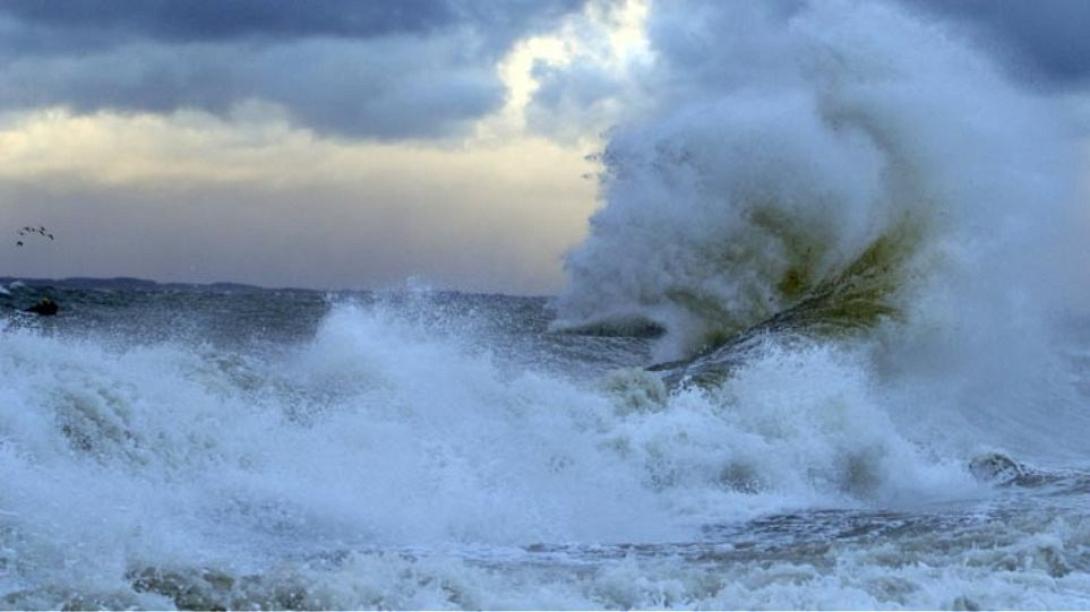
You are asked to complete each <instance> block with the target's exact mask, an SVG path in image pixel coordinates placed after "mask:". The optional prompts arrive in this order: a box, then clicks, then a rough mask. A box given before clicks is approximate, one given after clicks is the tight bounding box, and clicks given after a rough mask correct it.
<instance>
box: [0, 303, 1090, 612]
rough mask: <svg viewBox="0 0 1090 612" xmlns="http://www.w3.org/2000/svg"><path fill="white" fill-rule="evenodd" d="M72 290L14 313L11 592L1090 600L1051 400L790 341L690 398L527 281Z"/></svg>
mask: <svg viewBox="0 0 1090 612" xmlns="http://www.w3.org/2000/svg"><path fill="white" fill-rule="evenodd" d="M38 293H39V290H38V289H34V288H29V287H18V286H17V287H16V288H14V289H13V295H12V296H7V299H8V301H9V302H11V303H13V304H22V303H24V302H31V301H32V296H35V295H38ZM52 295H54V296H55V297H56V298H57V299H58V301H59V302H60V303H61V304H62V306H63V308H64V310H63V311H62V313H61V314H60V315H59V316H57V317H55V318H53V319H48V318H35V317H31V316H23V315H20V314H15V313H14V312H11V313H10V314H9V315H7V316H6V317H5V319H4V328H3V331H2V332H0V408H2V409H0V477H2V482H3V488H2V489H0V607H3V608H57V607H110V608H119V607H130V606H137V607H152V608H163V607H174V606H177V607H186V608H194V607H195V608H209V607H212V608H215V607H231V608H253V607H276V608H284V607H288V608H315V607H318V608H371V607H383V608H421V607H423V608H480V607H484V608H495V607H502V608H525V607H533V608H600V607H605V608H629V607H638V608H657V607H685V608H692V607H711V608H724V607H725V608H734V607H748V608H753V607H756V608H765V607H772V608H784V607H787V608H793V607H838V608H843V607H848V608H856V607H860V608H871V607H880V608H895V607H914V608H920V607H924V608H960V609H972V608H974V607H999V608H1007V607H1015V608H1024V607H1030V608H1086V607H1087V606H1090V573H1088V572H1090V461H1088V460H1087V458H1086V457H1087V454H1086V450H1087V447H1086V441H1085V440H1086V438H1085V435H1086V433H1087V431H1088V430H1087V429H1086V419H1085V417H1084V416H1083V415H1085V411H1083V410H1081V408H1080V409H1077V410H1075V411H1073V412H1070V413H1069V412H1065V411H1064V409H1063V406H1062V405H1059V404H1058V403H1057V402H1059V401H1060V400H1058V399H1056V398H1054V397H1053V396H1052V394H1051V393H1050V391H1049V390H1048V389H1041V391H1040V394H1039V395H1040V398H1039V401H1036V402H1031V403H1029V404H1027V405H1025V406H1024V407H1022V410H1024V411H1025V412H1026V414H1008V415H991V417H989V418H988V419H987V420H985V421H981V420H980V419H976V418H973V415H972V414H964V415H958V417H957V419H954V418H953V415H946V418H943V419H939V418H938V417H936V418H935V419H933V420H929V418H928V417H927V415H928V411H926V410H920V411H918V412H915V413H910V414H898V413H896V412H895V411H894V410H893V409H892V408H891V407H893V406H898V404H897V403H896V402H895V401H894V400H893V399H891V398H890V397H888V396H887V395H886V394H889V393H891V391H889V390H888V389H887V390H885V391H883V390H882V389H881V388H879V386H878V383H876V382H875V381H874V380H867V379H866V377H865V376H864V374H863V373H862V372H863V371H864V370H862V369H861V368H860V365H859V361H858V360H859V359H861V358H862V357H861V355H859V354H858V353H856V352H854V351H853V350H850V349H844V348H832V347H830V346H829V343H826V342H808V341H806V340H805V339H800V338H796V339H794V340H791V341H786V340H783V338H784V337H785V336H786V335H787V334H777V333H775V332H769V333H767V334H764V336H763V337H762V338H761V339H759V340H754V341H751V342H749V343H748V344H747V348H746V349H745V351H746V352H747V355H748V356H747V357H746V358H745V359H739V360H737V364H736V365H734V366H731V369H730V374H729V375H728V376H726V377H725V378H724V380H723V381H721V382H718V383H715V384H711V385H696V384H690V385H679V386H675V387H669V386H667V385H665V384H664V383H663V382H661V380H662V376H663V374H662V373H652V372H648V371H646V370H645V369H644V368H643V366H646V365H648V364H649V363H650V352H651V350H652V344H653V342H655V340H654V339H652V338H648V337H642V336H624V335H614V336H601V335H598V336H595V335H577V334H571V333H557V332H554V331H550V330H549V323H550V321H551V320H552V316H553V315H552V311H551V310H550V309H548V308H547V302H546V301H545V300H543V299H536V298H515V297H505V296H487V295H462V294H455V293H436V292H403V293H389V294H339V295H327V294H322V293H316V292H307V291H272V290H246V289H232V290H216V289H211V288H190V289H164V288H145V289H139V290H133V289H117V288H108V289H78V290H75V289H54V290H52ZM1071 330H1074V332H1077V331H1078V330H1077V326H1073V325H1072V326H1070V327H1069V328H1068V331H1071ZM1067 338H1068V341H1069V345H1066V344H1065V345H1057V349H1056V350H1057V354H1058V355H1060V356H1062V357H1063V358H1064V360H1065V363H1067V364H1069V365H1070V369H1069V370H1068V371H1067V374H1068V375H1069V376H1070V377H1072V381H1073V382H1075V383H1076V384H1081V385H1087V384H1088V383H1090V370H1088V369H1087V367H1086V366H1087V363H1086V355H1087V353H1086V352H1085V348H1080V347H1087V346H1090V337H1088V336H1087V335H1086V334H1083V335H1082V337H1081V338H1080V337H1079V335H1078V333H1069V334H1067ZM1065 382H1067V381H1063V380H1060V381H1057V382H1056V384H1063V383H1065ZM921 399H922V398H921ZM1077 399H1078V402H1080V403H1081V402H1083V401H1084V400H1083V397H1082V396H1081V395H1080V396H1079V397H1078V398H1077ZM1080 405H1081V404H1080ZM898 407H899V409H901V410H910V409H911V407H910V406H905V405H899V406H898ZM955 421H959V422H955ZM960 421H963V422H960ZM1049 436H1052V437H1051V438H1049ZM989 453H1004V454H1005V455H1006V456H1007V457H1009V458H1010V459H1011V460H1013V461H1016V462H1017V465H1013V464H1008V463H1005V462H1002V461H1001V459H997V458H996V456H995V455H989ZM989 458H990V459H991V461H992V462H993V463H991V464H989V463H988V459H989ZM974 459H976V460H977V461H976V462H974ZM997 461H999V462H1000V463H998V464H996V463H995V462H997Z"/></svg>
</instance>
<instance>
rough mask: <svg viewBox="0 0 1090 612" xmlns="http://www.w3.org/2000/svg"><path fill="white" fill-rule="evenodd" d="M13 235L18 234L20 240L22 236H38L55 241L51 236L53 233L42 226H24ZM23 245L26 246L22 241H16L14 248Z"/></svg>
mask: <svg viewBox="0 0 1090 612" xmlns="http://www.w3.org/2000/svg"><path fill="white" fill-rule="evenodd" d="M15 233H16V234H18V235H19V237H20V238H21V237H23V236H29V235H32V234H38V235H39V236H41V237H42V238H49V239H50V240H55V239H56V238H54V236H53V232H50V231H49V230H48V229H46V227H45V226H44V225H39V226H38V227H31V226H29V225H27V226H24V227H23V228H22V229H20V230H18V231H16V232H15ZM25 244H26V242H24V241H23V240H17V241H16V242H15V246H18V247H21V246H24V245H25Z"/></svg>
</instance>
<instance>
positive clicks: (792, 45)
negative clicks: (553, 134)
mask: <svg viewBox="0 0 1090 612" xmlns="http://www.w3.org/2000/svg"><path fill="white" fill-rule="evenodd" d="M656 11H657V14H656V15H655V17H654V18H653V19H652V22H651V36H652V43H653V46H654V47H655V48H657V49H659V50H660V51H661V53H660V56H659V58H658V62H659V63H658V65H657V66H656V68H655V70H653V71H652V72H653V77H652V78H651V83H652V85H651V86H649V87H648V89H649V91H650V92H651V95H652V96H654V98H655V100H656V102H655V104H654V105H653V110H651V111H648V112H646V113H644V114H643V115H641V116H639V117H635V118H632V119H630V120H629V121H627V122H626V123H623V124H622V125H620V126H619V127H617V128H616V129H615V130H614V131H613V132H612V133H611V139H610V142H609V145H608V147H607V149H606V151H605V152H604V154H603V155H602V160H603V164H604V174H603V190H604V207H603V208H602V209H601V210H600V211H599V212H598V213H597V214H596V215H595V216H594V218H593V220H592V223H591V232H590V236H589V238H588V239H587V241H586V242H585V243H584V244H583V245H582V246H581V247H579V248H578V249H577V250H575V251H574V252H573V253H572V254H571V255H570V256H569V258H568V260H567V264H568V270H569V274H570V278H571V282H570V286H569V288H568V290H567V291H566V292H565V293H564V294H563V295H562V296H561V297H560V298H559V299H558V300H557V302H556V306H557V309H558V312H559V322H558V327H560V328H575V329H580V328H582V329H587V328H595V329H599V330H602V329H606V330H608V329H609V328H610V327H614V326H619V327H622V328H623V327H625V326H631V325H632V324H633V322H634V321H636V322H640V323H641V324H642V325H648V324H652V325H655V326H658V327H661V328H665V329H666V330H667V331H668V336H667V339H666V340H665V341H664V342H663V343H662V345H661V347H660V354H659V357H661V358H662V359H671V358H679V357H683V356H686V355H690V354H692V353H693V352H694V351H698V350H700V349H702V348H706V347H707V346H709V345H715V344H717V343H719V342H721V341H722V340H723V339H724V338H726V337H729V336H731V335H733V334H735V333H737V332H739V331H741V330H744V329H746V328H748V327H750V326H752V325H755V324H757V323H759V322H761V321H764V320H766V319H768V318H770V317H772V316H774V315H776V314H777V313H781V312H784V311H785V310H787V309H789V308H791V307H793V306H797V305H799V304H800V303H803V302H807V301H811V302H814V301H821V302H822V306H823V308H824V312H823V313H822V315H821V316H820V317H814V319H815V322H817V323H826V324H829V325H832V326H834V327H838V328H841V327H848V328H858V327H868V328H870V327H874V326H875V325H876V324H878V323H880V322H882V321H885V320H889V319H895V320H898V321H902V322H904V321H907V322H909V323H918V324H923V325H930V324H936V323H937V324H940V325H943V326H946V327H947V328H955V327H964V326H968V327H970V328H974V329H981V328H991V329H993V330H1000V329H1002V328H1009V327H1010V326H1011V325H1018V324H1020V323H1021V320H1020V317H1021V316H1022V315H1028V316H1029V317H1031V318H1032V317H1034V316H1036V315H1037V314H1038V313H1036V312H1035V313H1026V312H1025V311H1026V310H1027V309H1029V310H1033V309H1036V308H1037V307H1039V306H1044V307H1045V308H1048V307H1051V306H1052V305H1053V304H1052V303H1051V300H1053V299H1054V298H1055V296H1056V287H1055V282H1056V281H1057V280H1058V275H1057V274H1056V273H1055V272H1054V271H1052V270H1050V269H1049V266H1050V265H1051V264H1053V263H1054V262H1055V261H1058V259H1056V258H1057V257H1058V256H1059V255H1060V254H1061V250H1060V247H1059V246H1058V245H1060V244H1062V243H1063V239H1064V238H1065V236H1063V228H1065V227H1066V226H1067V225H1068V224H1070V223H1072V222H1075V221H1077V219H1076V218H1075V217H1074V206H1073V204H1074V202H1075V196H1076V194H1075V191H1074V187H1075V185H1076V182H1075V180H1074V179H1075V174H1074V166H1073V160H1074V159H1075V158H1074V156H1073V155H1072V148H1071V147H1072V144H1071V142H1070V141H1069V140H1067V139H1066V138H1065V136H1064V129H1063V128H1064V126H1063V125H1061V124H1060V123H1058V122H1057V119H1056V112H1055V110H1054V109H1052V108H1051V107H1050V106H1049V104H1048V103H1047V102H1046V101H1044V100H1041V99H1038V98H1036V97H1034V96H1032V95H1029V94H1026V93H1023V92H1021V91H1019V90H1018V89H1016V88H1015V87H1013V86H1011V85H1009V84H1008V83H1007V82H1005V80H1004V78H1003V77H1002V75H1001V74H999V73H998V71H997V69H996V68H995V67H994V66H993V65H991V64H990V63H989V61H987V60H986V59H984V58H983V57H981V56H980V55H979V54H977V53H975V52H974V51H972V50H971V49H969V48H967V47H966V46H965V45H963V44H962V43H960V42H959V41H957V40H955V39H953V38H952V37H951V36H950V35H949V33H948V32H947V31H945V30H943V29H942V28H940V27H939V26H938V25H937V24H931V23H928V22H926V21H924V20H922V19H920V18H918V17H913V16H911V15H909V14H906V13H905V12H904V11H902V10H900V9H898V8H897V7H895V6H891V5H887V4H883V3H856V2H823V3H811V4H805V5H802V7H801V8H793V9H790V10H787V9H783V8H778V7H777V6H776V5H769V4H756V3H752V4H746V5H744V6H740V5H739V3H727V4H716V3H712V4H711V5H710V6H709V5H708V4H706V3H697V4H695V5H694V4H693V3H663V4H662V5H656ZM694 15H695V16H697V17H698V18H694ZM815 298H818V299H817V300H815ZM943 309H945V310H946V312H942V310H943ZM936 319H943V320H942V321H936ZM997 333H1002V332H997Z"/></svg>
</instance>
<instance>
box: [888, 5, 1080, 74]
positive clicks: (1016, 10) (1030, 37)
mask: <svg viewBox="0 0 1090 612" xmlns="http://www.w3.org/2000/svg"><path fill="white" fill-rule="evenodd" d="M902 1H903V2H905V4H907V5H909V6H914V7H917V8H919V9H923V10H925V11H927V12H929V13H931V14H933V15H938V16H941V17H943V18H952V19H954V20H956V21H959V22H960V23H961V24H963V25H965V26H967V27H968V28H970V29H971V30H972V31H973V32H974V33H975V34H977V35H978V36H979V38H980V41H981V43H982V44H983V45H984V46H985V47H990V48H992V50H993V51H995V52H996V53H998V54H999V55H1000V56H1001V57H1002V58H1003V59H1005V60H1007V61H1008V65H1009V67H1010V68H1011V69H1012V70H1013V71H1015V72H1016V73H1018V75H1019V76H1021V77H1022V78H1025V79H1027V80H1032V81H1037V82H1041V83H1044V84H1048V85H1054V86H1060V87H1065V86H1083V85H1086V84H1087V83H1088V82H1090V1H1087V0H1039V1H1031V0H902Z"/></svg>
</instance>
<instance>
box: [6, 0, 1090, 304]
mask: <svg viewBox="0 0 1090 612" xmlns="http://www.w3.org/2000/svg"><path fill="white" fill-rule="evenodd" d="M660 1H664V2H665V1H666V0H660ZM718 1H721V0H708V2H718ZM901 1H902V2H904V3H906V4H907V5H908V6H910V7H911V9H912V10H914V11H919V12H921V13H922V14H925V15H927V18H928V19H933V20H936V21H938V22H940V23H944V24H947V25H948V27H950V28H951V31H953V32H955V33H956V35H958V36H964V37H966V38H968V39H971V40H972V41H973V44H975V45H978V46H980V47H982V48H984V49H986V50H987V52H988V53H989V54H992V55H993V56H994V57H995V58H996V60H997V61H998V62H1000V63H1001V64H1002V65H1003V66H1004V68H1005V69H1006V70H1007V71H1008V72H1009V74H1010V76H1011V78H1012V79H1015V80H1017V81H1019V82H1021V83H1023V84H1024V85H1025V87H1027V88H1033V89H1035V90H1039V91H1040V92H1041V95H1050V96H1057V97H1059V98H1063V99H1064V100H1067V101H1069V106H1070V107H1071V109H1072V115H1073V117H1076V118H1077V117H1078V116H1079V113H1080V112H1081V113H1083V114H1082V117H1083V118H1084V119H1087V120H1088V121H1087V124H1090V104H1087V103H1086V100H1087V96H1086V91H1087V90H1088V89H1090V36H1087V35H1086V32H1088V31H1090V2H1086V1H1084V0H1042V1H1040V2H1025V1H1022V0H964V1H960V2H959V1H956V0H901ZM799 4H801V2H799V1H798V0H785V1H784V2H782V3H781V6H782V10H784V11H791V10H796V7H797V5H799ZM655 17H656V12H655V3H654V2H653V1H652V2H650V3H646V2H642V1H635V0H631V1H628V2H624V1H621V0H617V1H608V0H601V1H600V0H505V1H503V2H499V1H494V0H388V1H380V0H373V1H367V2H359V1H356V0H321V1H319V0H314V1H311V2H268V1H266V0H217V1H213V0H207V1H191V2H182V1H168V0H51V1H49V2H42V1H40V0H5V1H4V2H0V231H8V232H9V234H10V236H9V239H5V240H4V241H3V242H0V275H19V276H49V277H64V276H76V275H80V276H121V275H125V276H139V277H145V278H154V279H158V280H167V281H194V282H210V281H220V280H223V281H237V282H248V283H255V284H262V285H271V286H306V287H352V288H366V287H391V286H398V285H399V284H401V283H403V282H405V279H407V278H414V279H416V280H417V281H422V282H426V283H430V284H433V285H435V286H438V287H451V288H459V289H467V290H479V291H504V292H512V293H550V292H553V291H555V290H557V289H558V288H559V287H560V286H561V284H562V281H563V276H562V266H561V257H562V255H563V253H564V252H565V251H566V250H567V249H568V248H570V247H572V246H573V245H575V244H576V243H577V242H578V241H579V240H580V238H581V237H582V235H583V233H584V231H585V226H586V220H587V216H588V215H589V214H590V213H591V212H592V211H593V209H594V207H595V205H596V200H595V198H596V182H595V180H594V178H593V174H594V172H595V170H596V166H595V164H594V162H593V161H592V158H591V159H588V155H590V154H593V153H595V152H596V151H598V150H600V148H601V146H602V135H603V134H604V133H605V132H606V130H608V128H609V126H610V125H611V124H612V123H613V122H616V121H618V120H620V119H621V118H623V117H624V116H626V115H627V114H630V113H634V112H638V110H639V106H640V104H641V100H642V99H643V96H641V94H640V85H641V74H642V73H643V72H644V71H645V70H647V68H648V66H650V65H651V64H652V63H653V61H654V57H655V54H656V53H657V52H658V51H659V50H658V49H656V48H655V45H656V44H660V43H661V41H655V40H653V39H652V38H649V37H647V36H645V33H646V31H647V28H648V27H649V25H650V26H651V27H653V25H654V20H655ZM694 18H697V17H694ZM1088 132H1090V130H1088ZM28 224H32V225H46V226H48V227H50V228H51V229H52V230H53V231H54V233H55V234H56V236H57V240H56V241H55V242H53V243H45V242H43V241H34V242H32V243H28V244H27V245H25V246H24V247H23V248H17V247H15V235H14V232H15V229H16V228H18V227H20V226H23V225H28ZM5 228H6V229H5ZM9 230H10V231H9Z"/></svg>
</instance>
